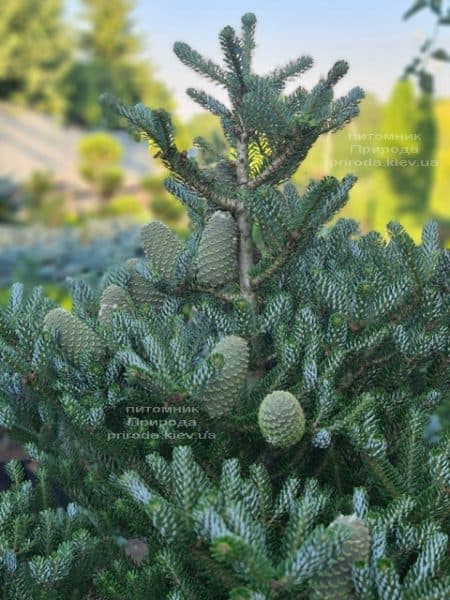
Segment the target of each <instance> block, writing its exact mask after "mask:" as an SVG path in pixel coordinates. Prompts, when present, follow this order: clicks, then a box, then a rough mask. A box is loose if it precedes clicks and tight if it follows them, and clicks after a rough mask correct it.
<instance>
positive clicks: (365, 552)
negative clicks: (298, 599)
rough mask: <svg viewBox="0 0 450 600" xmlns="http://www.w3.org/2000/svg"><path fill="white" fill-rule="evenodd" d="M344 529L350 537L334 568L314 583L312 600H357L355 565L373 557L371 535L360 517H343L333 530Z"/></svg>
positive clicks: (339, 518)
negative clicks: (354, 579)
mask: <svg viewBox="0 0 450 600" xmlns="http://www.w3.org/2000/svg"><path fill="white" fill-rule="evenodd" d="M338 525H344V526H345V527H347V528H348V529H349V534H350V537H349V538H348V539H347V540H346V541H345V542H344V544H343V547H342V550H341V552H340V553H339V554H338V555H337V556H336V558H335V559H334V560H333V562H332V564H331V565H330V568H329V569H328V570H327V571H326V572H323V573H321V574H320V577H317V578H315V579H314V581H313V583H312V585H311V587H312V595H311V598H313V599H314V600H349V599H351V598H356V593H355V587H354V584H353V577H352V565H353V563H354V562H355V561H356V560H362V561H367V560H368V559H369V553H370V534H369V528H368V527H367V525H366V524H365V523H364V521H362V520H361V519H360V518H358V517H357V516H356V515H340V516H339V517H337V518H336V519H335V520H334V521H333V522H332V523H331V524H330V525H329V529H333V528H336V527H337V526H338Z"/></svg>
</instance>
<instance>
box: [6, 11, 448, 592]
mask: <svg viewBox="0 0 450 600" xmlns="http://www.w3.org/2000/svg"><path fill="white" fill-rule="evenodd" d="M255 23H256V19H255V17H254V15H252V14H246V15H244V17H243V18H242V35H241V36H240V37H239V36H238V35H237V34H236V32H235V31H234V30H233V29H232V28H231V27H225V28H224V29H223V30H222V31H221V33H220V36H219V38H220V44H221V47H222V49H223V53H224V57H225V61H224V65H223V66H220V65H217V64H215V63H213V62H212V61H210V60H208V59H206V58H204V57H203V56H201V55H200V54H199V53H198V52H197V51H195V50H193V49H192V48H191V47H190V46H189V45H187V44H185V43H177V44H175V52H176V54H177V56H178V57H179V58H180V59H181V60H182V61H183V62H184V63H185V64H186V65H188V66H190V67H192V68H193V69H194V70H195V71H197V72H200V73H202V74H204V75H206V76H207V77H208V78H209V79H212V80H213V81H215V82H216V83H218V84H219V85H220V86H222V87H224V88H226V90H227V91H228V94H229V103H228V105H225V104H223V103H222V102H219V101H218V100H217V99H215V98H213V97H212V96H210V95H208V94H206V93H205V92H203V91H201V90H194V89H190V90H188V93H189V95H190V96H191V98H193V99H194V100H195V101H197V102H199V103H200V104H201V105H202V106H203V107H205V108H206V109H208V110H209V111H210V112H212V113H213V114H215V115H216V116H218V117H219V118H220V121H221V124H222V127H223V131H224V134H225V137H226V139H227V143H228V149H227V151H226V152H224V153H223V155H222V156H217V160H216V161H214V162H209V161H208V162H207V163H206V164H202V165H200V164H199V163H197V161H196V159H195V156H193V154H194V153H193V152H187V151H186V149H181V148H178V147H177V145H176V143H175V139H174V129H173V126H172V123H171V120H170V116H169V114H168V113H167V112H166V111H164V110H153V109H150V108H147V107H146V106H144V105H143V104H137V105H135V106H128V105H125V104H123V103H121V102H119V101H118V100H116V99H114V98H111V97H109V96H108V97H106V98H104V102H105V103H107V104H108V105H109V106H110V107H112V108H114V109H115V110H116V111H117V112H118V114H119V115H121V116H122V117H124V118H125V119H126V120H127V121H128V123H129V124H130V125H131V127H132V128H133V129H135V130H136V132H139V133H141V135H143V136H145V137H146V138H147V139H149V140H150V142H151V143H152V144H153V145H154V146H156V147H157V149H158V153H159V155H160V157H161V159H162V161H163V163H164V164H165V165H166V166H167V167H168V168H169V169H170V171H171V174H172V176H171V178H169V179H168V180H167V182H166V186H167V189H168V190H169V191H170V192H171V193H172V194H174V195H175V196H176V197H177V198H179V199H180V200H181V201H182V202H183V203H184V204H185V205H186V207H187V209H188V211H189V215H190V217H191V221H192V232H191V235H190V237H189V239H188V240H187V241H186V243H185V244H184V245H183V244H181V243H180V241H179V240H178V239H177V238H176V236H175V235H173V234H171V233H170V232H169V231H168V230H167V228H165V227H164V226H163V225H162V224H159V223H152V224H150V225H148V226H146V227H145V228H144V229H143V232H142V247H143V249H144V253H145V260H142V261H140V260H138V259H135V260H133V261H131V262H130V261H128V262H127V263H126V264H125V265H123V266H122V267H118V268H116V269H113V270H112V271H110V272H108V273H107V274H105V276H104V277H103V279H102V280H101V282H100V283H99V286H98V289H95V290H93V289H91V288H90V287H88V286H87V285H86V284H85V283H81V282H79V283H77V282H73V283H72V286H73V309H72V313H68V312H65V311H62V309H59V308H57V307H55V306H54V304H53V303H52V302H51V301H50V300H48V299H46V298H45V297H44V296H43V294H42V291H41V290H39V289H36V290H35V291H34V293H33V294H32V295H31V296H30V297H28V298H26V297H24V295H23V289H22V287H21V286H20V285H19V284H17V285H15V286H14V287H13V289H12V292H11V298H10V302H9V305H8V307H7V308H6V309H5V310H4V311H3V312H2V313H1V317H0V336H1V337H0V356H1V363H0V364H1V367H0V390H1V392H0V394H1V395H0V398H1V404H0V424H1V425H2V426H3V427H5V428H7V429H8V430H9V431H10V433H11V435H12V436H14V437H15V438H17V439H18V440H20V441H22V442H23V443H24V444H25V448H26V450H27V452H28V454H29V456H30V457H31V458H32V459H33V460H35V461H36V462H37V463H38V465H39V469H38V472H40V473H44V474H45V476H46V481H45V482H43V484H42V485H41V488H42V489H43V490H48V489H50V488H51V485H55V484H57V485H58V487H59V488H60V489H61V490H63V492H64V494H65V495H66V496H67V498H68V500H69V501H70V504H69V505H68V507H67V508H66V509H65V512H64V509H58V510H56V515H60V516H59V517H58V518H59V519H60V521H58V523H61V522H62V523H64V522H65V520H67V518H69V519H70V515H71V514H74V513H75V514H79V515H80V516H81V517H82V519H81V522H80V525H79V527H81V528H82V529H83V531H86V532H88V533H83V534H82V535H83V541H82V542H80V541H79V539H80V535H81V534H79V533H78V534H77V536H75V537H74V534H72V530H73V529H71V527H70V526H67V527H62V529H63V531H61V533H60V534H58V533H57V527H56V525H54V524H52V522H51V521H50V527H49V529H48V531H49V535H53V536H54V537H53V538H52V543H51V544H50V543H47V545H46V546H45V548H44V551H42V550H41V549H40V548H36V547H34V546H30V544H29V533H28V531H29V530H27V529H26V527H25V526H22V525H21V523H22V520H23V519H25V517H24V516H23V513H24V512H25V513H26V514H28V513H29V508H28V506H27V504H26V502H25V500H26V498H25V494H26V493H28V492H27V491H26V490H22V488H20V484H15V486H14V487H13V490H12V492H11V494H16V496H15V497H14V498H15V503H14V508H13V507H12V506H13V504H12V501H11V500H8V498H11V497H12V496H5V495H2V496H0V501H2V502H0V514H6V515H8V518H7V519H3V520H2V521H1V525H0V527H1V529H0V576H1V577H2V583H3V585H4V589H5V590H7V591H6V597H7V598H9V597H11V598H19V599H20V598H24V599H25V598H30V597H32V596H30V594H31V593H32V591H33V590H34V592H33V593H35V594H37V593H40V594H42V596H43V595H44V593H45V597H46V598H49V597H52V594H53V597H56V598H58V597H60V596H58V593H60V592H59V589H60V588H59V586H63V585H64V586H66V584H67V583H68V585H69V589H72V590H73V597H84V596H82V595H81V591H78V590H83V593H88V594H89V596H88V597H95V598H108V599H119V598H123V597H129V598H133V599H134V598H136V599H140V598H149V599H153V598H168V599H169V600H181V599H192V600H194V599H195V600H198V599H205V600H209V599H211V600H213V599H222V598H223V599H225V598H231V599H232V600H244V599H253V600H264V599H270V600H272V599H280V600H281V599H282V600H285V599H286V600H289V599H292V600H293V599H294V598H295V599H298V598H305V599H307V598H310V599H313V598H325V599H326V598H360V599H364V600H366V599H368V600H370V599H374V600H375V599H382V600H392V599H397V598H398V599H402V600H403V599H405V600H414V599H417V600H420V599H422V598H430V599H431V598H436V599H438V598H444V597H447V596H448V595H449V593H450V573H449V560H448V554H447V548H448V546H447V531H448V524H449V507H450V496H449V494H448V490H449V485H450V480H449V462H448V458H449V453H448V450H449V441H448V439H447V438H446V437H445V436H441V438H440V440H439V441H438V442H435V443H430V442H429V441H427V438H426V436H424V431H425V427H426V425H427V423H428V419H429V415H430V414H431V413H433V412H434V411H435V410H436V407H437V406H439V405H442V404H443V403H444V402H445V401H446V400H447V401H448V389H449V361H448V350H449V338H448V325H449V308H450V303H449V294H448V291H449V284H448V282H449V277H448V276H449V270H450V261H449V255H448V253H447V252H445V251H442V250H441V249H440V247H439V242H438V231H437V227H436V225H435V224H433V223H430V224H428V225H426V226H425V228H424V231H423V238H422V243H421V244H420V245H419V246H416V245H415V244H414V242H413V241H412V240H411V239H410V238H409V236H408V235H407V233H406V232H405V231H404V229H403V228H402V227H401V226H400V225H399V224H397V223H391V224H389V226H388V232H389V237H390V239H389V241H386V240H384V239H383V238H382V237H381V236H380V235H378V234H375V233H368V234H367V235H361V234H360V233H359V231H358V226H357V224H356V223H355V222H353V221H349V220H339V221H337V223H336V224H335V225H334V226H332V227H328V228H327V227H325V224H326V223H327V222H328V221H329V220H330V218H331V217H332V216H333V215H335V214H336V213H337V212H338V211H339V209H340V208H341V207H342V206H343V205H344V204H345V202H346V200H347V196H348V191H349V190H350V188H351V187H352V186H353V184H354V183H355V178H354V177H352V176H351V175H349V176H346V177H344V178H343V179H342V180H337V179H335V178H332V177H325V178H324V179H322V180H320V181H314V182H311V183H310V185H309V186H308V187H307V189H306V190H304V191H303V192H302V193H300V192H299V191H297V190H296V188H295V187H294V186H293V185H292V184H291V183H290V182H289V179H290V177H291V176H292V175H293V174H294V173H295V171H296V170H297V169H298V167H299V166H300V165H301V163H302V161H303V160H304V159H305V157H306V155H307V153H308V151H309V149H310V147H311V146H312V145H313V144H314V142H315V140H317V138H318V137H319V136H320V135H321V134H324V133H328V132H333V131H336V130H338V129H339V128H341V127H342V126H344V125H345V124H346V123H347V122H348V121H349V120H350V119H352V118H353V117H355V116H356V115H357V114H358V105H359V102H360V101H361V99H362V97H363V93H362V91H361V90H360V89H359V88H356V89H353V90H351V91H350V92H349V93H348V94H347V95H346V96H344V97H342V98H338V99H335V98H334V96H333V87H334V85H335V84H336V83H337V82H338V81H339V80H340V79H341V78H342V77H343V76H344V75H345V73H346V72H347V70H348V65H347V64H346V63H345V62H344V61H339V62H337V63H336V64H335V65H334V66H332V67H331V69H330V70H329V71H328V73H327V74H326V75H325V76H323V77H322V78H321V79H320V80H319V82H318V83H317V84H316V85H315V86H314V87H313V88H312V89H311V90H309V91H308V90H306V89H305V88H304V87H302V86H299V87H296V88H294V89H293V90H292V91H291V92H289V93H286V92H285V86H286V83H287V82H288V81H289V80H292V79H294V78H296V77H298V76H299V75H301V74H302V73H303V72H304V71H305V70H306V69H308V68H309V67H310V66H311V64H312V60H311V59H310V58H309V57H307V56H302V57H300V58H298V59H296V60H294V61H292V62H290V63H289V64H288V65H286V66H285V67H281V68H277V69H275V70H273V71H271V72H270V73H268V74H266V75H264V76H260V75H256V74H255V73H254V72H253V70H252V68H251V58H252V52H253V49H254V46H255V42H254V29H255ZM196 145H197V146H198V147H199V148H204V147H205V143H204V140H202V139H197V140H196ZM119 290H120V291H119ZM14 478H15V479H18V478H19V477H18V476H16V475H15V476H14ZM17 485H19V488H17ZM28 488H29V486H28ZM28 488H27V489H28ZM8 494H9V492H8ZM45 497H48V495H46V496H45ZM22 498H23V502H22V501H21V499H22ZM69 507H70V509H69ZM35 510H39V505H38V503H36V508H35ZM48 511H49V513H48V514H49V517H48V518H49V519H54V518H56V517H55V512H52V511H51V509H50V508H48ZM61 511H62V512H61ZM67 512H68V513H69V516H66V513H67ZM35 515H36V513H35V512H33V513H32V515H30V516H29V517H28V521H27V523H28V524H29V523H31V522H32V521H31V520H32V519H35V518H37V517H36V516H35ZM85 517H86V519H87V520H86V519H85ZM21 519H22V520H21ZM30 526H31V525H30ZM72 527H73V526H72ZM38 534H39V535H38V540H41V539H42V540H45V536H44V537H42V536H43V535H44V534H43V532H42V533H41V532H38ZM88 534H89V535H90V536H91V537H89V538H88ZM53 540H57V541H53ZM58 544H59V545H58ZM92 544H97V547H99V548H103V547H104V548H107V549H108V553H107V554H105V553H102V552H94V553H92V552H91V551H90V548H92ZM61 545H62V549H61ZM80 560H81V561H84V562H82V564H83V567H82V568H80V567H79V565H80ZM61 565H62V566H61ZM72 566H73V570H71V568H72ZM67 578H68V579H67ZM70 585H71V586H72V588H70ZM63 589H65V590H67V587H64V588H63ZM86 589H88V590H89V591H88V592H86ZM10 590H14V592H11V591H10ZM17 590H19V592H17ZM36 590H38V591H39V592H36ZM8 594H9V595H8ZM14 594H16V596H14ZM27 594H28V595H27ZM77 594H78V596H77ZM34 597H38V598H39V597H40V596H39V595H35V596H34ZM66 597H67V596H66Z"/></svg>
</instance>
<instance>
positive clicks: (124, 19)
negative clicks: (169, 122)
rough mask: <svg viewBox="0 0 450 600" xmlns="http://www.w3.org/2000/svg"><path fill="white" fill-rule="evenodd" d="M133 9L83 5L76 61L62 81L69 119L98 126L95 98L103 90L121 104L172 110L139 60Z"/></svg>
mask: <svg viewBox="0 0 450 600" xmlns="http://www.w3.org/2000/svg"><path fill="white" fill-rule="evenodd" d="M134 6H135V1H134V0H83V7H84V11H83V17H84V20H85V21H86V24H87V27H86V28H85V30H83V32H82V33H80V50H81V52H80V58H79V60H77V61H76V62H75V64H74V65H73V67H72V69H71V72H70V73H69V76H68V78H67V82H66V87H67V93H68V96H69V101H70V106H69V112H68V115H67V116H68V118H69V120H71V121H75V122H79V123H82V124H85V125H96V124H98V122H99V121H100V120H101V117H102V112H101V109H100V107H99V105H98V102H97V99H98V96H99V95H100V94H101V93H102V92H105V91H108V92H110V93H113V94H116V95H119V96H120V97H121V98H123V99H124V101H126V102H137V101H138V100H143V101H144V102H150V103H152V104H153V103H154V104H156V105H157V106H164V108H172V102H171V98H170V94H169V92H168V90H167V88H166V87H165V86H164V85H163V84H162V83H161V82H160V81H158V80H157V78H156V76H155V73H154V72H153V68H152V66H151V64H150V63H149V62H148V61H145V60H144V59H143V58H142V41H141V39H140V37H139V35H137V34H136V32H135V31H134V22H133V18H132V11H133V9H134ZM110 119H111V116H110Z"/></svg>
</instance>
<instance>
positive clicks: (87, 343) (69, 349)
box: [44, 308, 105, 364]
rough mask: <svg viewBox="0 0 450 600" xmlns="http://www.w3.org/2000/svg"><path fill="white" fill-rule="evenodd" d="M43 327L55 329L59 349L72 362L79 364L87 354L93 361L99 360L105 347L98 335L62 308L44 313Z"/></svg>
mask: <svg viewBox="0 0 450 600" xmlns="http://www.w3.org/2000/svg"><path fill="white" fill-rule="evenodd" d="M44 328H45V329H52V330H55V331H56V333H57V335H58V341H59V344H60V346H61V349H62V350H63V352H64V354H66V355H67V357H68V359H69V360H70V361H71V362H72V363H74V364H79V361H80V357H81V356H82V355H88V356H90V357H91V358H92V360H94V361H99V360H101V359H102V357H103V355H104V352H105V348H104V346H103V344H102V341H101V340H100V338H99V337H98V335H97V334H96V333H95V332H94V331H92V329H89V327H88V326H87V325H86V323H84V322H83V321H82V320H81V319H79V318H78V317H76V316H75V315H73V314H72V313H70V312H68V311H67V310H64V309H63V308H54V309H53V310H51V311H50V312H49V313H47V314H46V315H45V319H44Z"/></svg>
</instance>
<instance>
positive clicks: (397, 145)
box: [377, 78, 436, 217]
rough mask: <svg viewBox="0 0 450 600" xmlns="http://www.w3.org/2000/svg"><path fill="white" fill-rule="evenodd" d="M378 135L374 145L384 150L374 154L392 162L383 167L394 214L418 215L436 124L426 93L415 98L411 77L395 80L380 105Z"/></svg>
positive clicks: (427, 190) (425, 197)
mask: <svg viewBox="0 0 450 600" xmlns="http://www.w3.org/2000/svg"><path fill="white" fill-rule="evenodd" d="M382 134H383V138H382V141H380V142H378V143H377V145H378V146H381V147H384V148H386V149H387V152H385V153H383V154H382V155H380V154H378V155H377V156H378V158H381V160H383V163H385V161H388V160H392V161H396V163H395V164H384V166H383V169H384V171H385V173H386V176H387V178H388V180H389V182H390V184H391V186H392V189H393V191H394V192H395V194H396V196H397V198H398V200H399V201H398V206H397V214H402V213H404V212H413V213H415V214H416V215H417V216H419V217H420V215H423V214H424V213H425V212H426V210H427V208H428V203H429V199H430V194H431V188H432V183H433V174H434V169H433V159H434V153H435V146H436V123H435V118H434V110H433V99H432V96H431V94H430V92H425V91H422V92H421V94H420V96H419V98H417V96H416V91H415V85H414V82H413V81H412V80H411V79H405V78H402V79H400V80H399V81H397V83H396V84H395V85H394V88H393V90H392V93H391V95H390V98H389V100H388V102H387V104H386V106H385V108H384V114H383V121H382ZM401 161H405V163H406V164H401Z"/></svg>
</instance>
